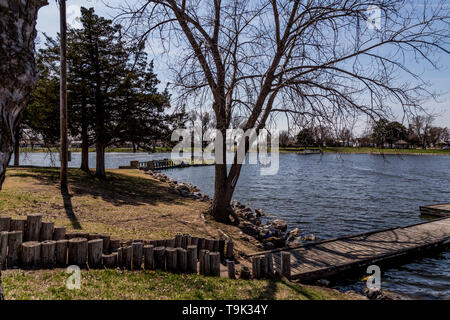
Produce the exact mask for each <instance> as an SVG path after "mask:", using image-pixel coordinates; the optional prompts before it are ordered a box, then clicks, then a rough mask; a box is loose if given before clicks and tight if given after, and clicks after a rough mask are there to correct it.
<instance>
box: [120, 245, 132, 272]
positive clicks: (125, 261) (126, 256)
mask: <svg viewBox="0 0 450 320" xmlns="http://www.w3.org/2000/svg"><path fill="white" fill-rule="evenodd" d="M122 265H123V267H124V268H126V269H128V270H132V269H133V246H126V247H123V248H122Z"/></svg>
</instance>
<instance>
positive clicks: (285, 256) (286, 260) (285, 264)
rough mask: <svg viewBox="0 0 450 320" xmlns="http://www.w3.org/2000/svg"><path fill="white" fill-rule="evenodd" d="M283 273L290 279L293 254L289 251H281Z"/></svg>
mask: <svg viewBox="0 0 450 320" xmlns="http://www.w3.org/2000/svg"><path fill="white" fill-rule="evenodd" d="M281 275H282V276H285V277H286V278H288V279H289V278H290V277H291V254H290V253H289V252H285V251H282V252H281Z"/></svg>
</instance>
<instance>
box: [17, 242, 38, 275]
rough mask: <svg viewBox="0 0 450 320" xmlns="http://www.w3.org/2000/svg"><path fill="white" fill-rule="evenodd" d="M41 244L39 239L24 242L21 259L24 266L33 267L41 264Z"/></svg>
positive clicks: (26, 267) (25, 267)
mask: <svg viewBox="0 0 450 320" xmlns="http://www.w3.org/2000/svg"><path fill="white" fill-rule="evenodd" d="M40 256H41V244H40V243H39V242H37V241H29V242H24V243H22V250H21V261H22V268H24V269H33V268H38V267H39V266H40V261H41V259H40Z"/></svg>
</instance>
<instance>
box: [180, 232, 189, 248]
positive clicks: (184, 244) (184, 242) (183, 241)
mask: <svg viewBox="0 0 450 320" xmlns="http://www.w3.org/2000/svg"><path fill="white" fill-rule="evenodd" d="M189 237H190V235H187V234H184V235H183V236H182V237H181V247H182V248H183V249H186V248H187V246H188V241H189Z"/></svg>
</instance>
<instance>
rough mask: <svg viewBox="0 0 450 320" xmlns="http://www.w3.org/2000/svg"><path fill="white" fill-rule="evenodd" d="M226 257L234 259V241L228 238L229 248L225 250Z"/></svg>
mask: <svg viewBox="0 0 450 320" xmlns="http://www.w3.org/2000/svg"><path fill="white" fill-rule="evenodd" d="M225 257H226V258H227V259H230V260H231V259H234V242H233V240H228V242H227V250H226V252H225Z"/></svg>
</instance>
